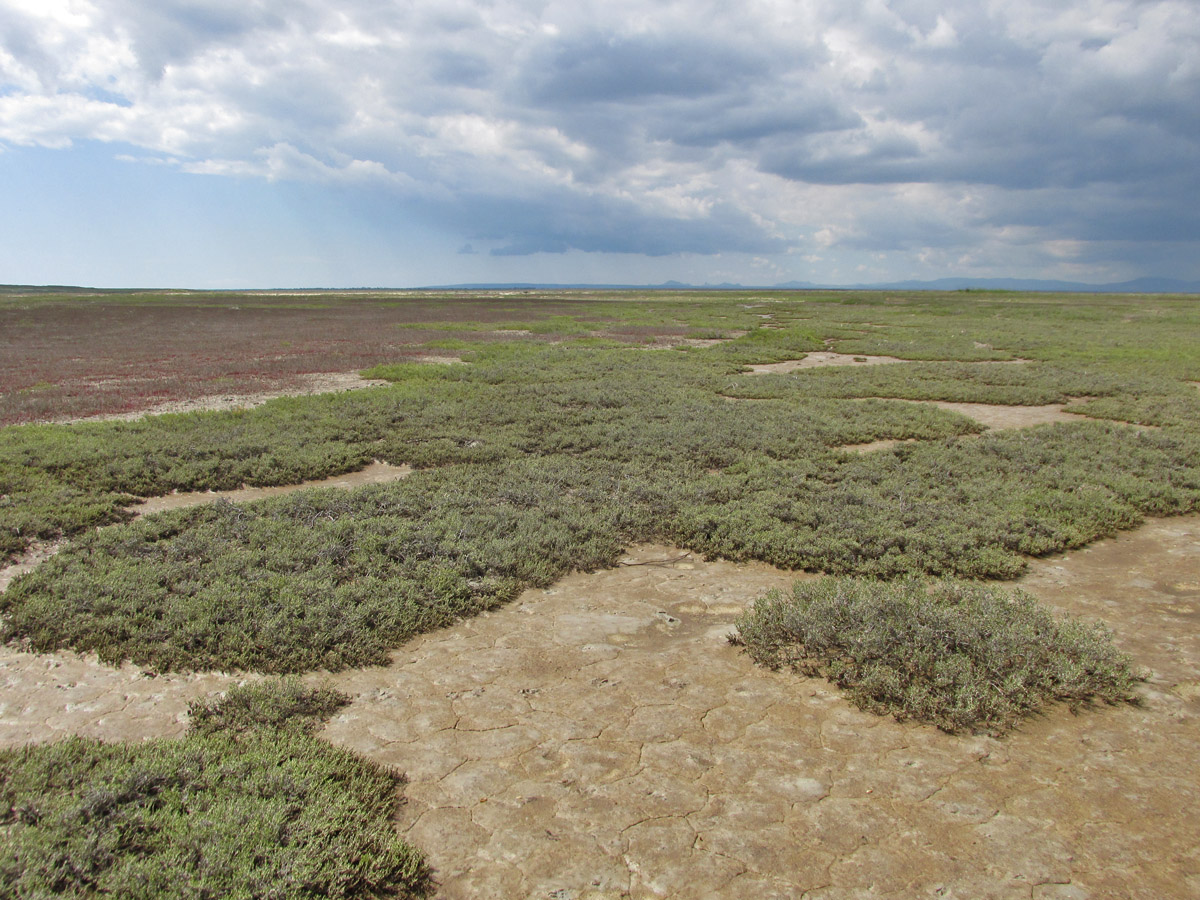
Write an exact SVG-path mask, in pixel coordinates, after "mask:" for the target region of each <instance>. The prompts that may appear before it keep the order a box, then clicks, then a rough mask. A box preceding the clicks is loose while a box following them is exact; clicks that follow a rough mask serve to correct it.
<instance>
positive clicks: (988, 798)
mask: <svg viewBox="0 0 1200 900" xmlns="http://www.w3.org/2000/svg"><path fill="white" fill-rule="evenodd" d="M795 577H796V576H795V575H794V574H793V573H787V572H781V571H778V570H775V569H772V568H770V567H768V566H765V565H761V564H746V565H735V564H732V563H724V562H704V561H702V560H700V559H697V558H695V557H693V556H690V555H687V554H685V553H683V552H682V551H680V550H677V549H674V548H669V547H660V546H653V545H642V546H638V547H634V548H631V549H630V551H629V553H628V554H627V556H626V557H625V559H624V561H623V564H622V565H621V566H619V567H618V568H616V569H613V570H609V571H605V572H600V573H595V574H590V575H589V574H575V575H571V576H569V577H567V578H565V579H563V580H562V581H560V582H558V583H557V584H555V585H554V586H553V587H551V588H549V589H547V590H533V591H527V592H526V593H525V594H523V595H522V596H521V597H520V598H519V599H518V600H516V601H514V602H513V603H512V604H510V605H509V606H507V607H505V608H503V609H500V610H498V611H496V612H493V613H490V614H485V615H483V616H480V617H478V618H475V619H471V620H468V621H465V622H462V623H460V624H458V625H456V626H454V627H452V628H447V629H444V630H442V631H438V632H436V633H433V634H430V635H426V636H424V637H421V638H418V639H417V640H414V641H412V642H410V643H409V644H407V645H405V646H404V647H403V648H402V649H400V650H398V651H396V652H395V653H394V654H393V662H392V664H391V665H390V666H388V667H382V668H373V669H367V670H360V671H352V672H345V673H340V674H337V675H334V676H324V677H323V676H319V675H315V676H311V680H313V681H314V682H318V681H322V680H324V679H327V680H328V681H330V682H331V683H332V684H333V685H334V686H336V687H338V688H340V689H342V690H344V691H346V692H348V693H350V694H351V695H352V696H353V697H354V698H355V699H354V702H353V703H352V704H351V705H350V706H349V707H347V708H346V709H345V710H343V711H342V713H340V714H339V715H337V716H336V717H335V718H334V719H333V721H332V722H331V723H330V724H329V726H328V728H327V729H326V731H325V736H326V737H327V738H328V739H329V740H331V741H333V742H335V743H337V744H340V745H344V746H347V747H350V748H352V749H354V750H356V751H357V752H359V753H361V754H363V755H364V756H366V757H368V758H371V759H374V760H376V761H378V762H381V763H385V764H388V765H392V766H395V767H397V768H398V769H400V770H402V771H405V772H407V773H408V776H409V778H410V784H409V785H408V788H407V790H406V794H407V798H408V799H407V802H406V804H405V805H404V806H403V807H402V809H401V811H400V815H399V820H398V827H399V828H400V829H401V831H402V832H403V833H404V834H405V835H406V836H407V837H409V838H410V839H412V840H413V841H414V842H415V843H417V844H418V845H419V846H421V847H422V848H423V849H424V850H425V851H426V852H427V853H428V854H429V858H430V861H431V863H432V864H433V865H434V866H435V867H436V869H437V877H438V881H439V890H438V894H437V896H438V897H439V898H443V900H452V898H453V900H458V898H461V900H468V898H472V900H474V898H494V897H504V898H520V897H529V898H543V897H545V898H559V900H564V898H574V900H584V898H593V900H596V898H618V897H634V898H653V897H673V898H689V897H695V898H700V897H713V898H740V897H756V898H762V897H767V898H769V897H779V898H783V897H788V898H791V897H801V896H803V897H808V898H812V900H818V898H822V900H836V898H851V897H855V898H857V897H864V896H881V897H888V896H891V897H897V898H899V897H926V896H928V897H960V898H1009V897H1012V898H1018V897H1019V898H1030V897H1033V898H1060V900H1066V898H1118V897H1121V898H1124V897H1133V898H1147V900H1149V898H1175V897H1179V898H1182V897H1190V896H1196V895H1197V894H1200V850H1198V848H1200V821H1198V820H1197V817H1196V816H1195V815H1194V811H1195V809H1196V808H1197V804H1198V801H1200V796H1198V794H1200V777H1198V776H1197V772H1198V771H1200V629H1197V628H1196V624H1197V621H1198V620H1200V516H1191V517H1185V518H1176V519H1161V520H1154V521H1150V522H1148V523H1147V524H1146V525H1145V526H1143V527H1142V528H1140V529H1139V530H1137V531H1135V532H1130V533H1127V534H1123V535H1121V536H1119V537H1117V538H1115V539H1112V540H1109V541H1104V542H1101V543H1099V544H1096V545H1094V546H1093V547H1091V548H1089V549H1086V550H1082V551H1078V552H1075V553H1073V554H1071V555H1069V556H1066V557H1058V558H1052V559H1046V560H1040V561H1035V562H1033V563H1032V565H1031V569H1030V573H1029V574H1028V575H1027V576H1026V577H1025V578H1024V579H1023V580H1022V582H1021V585H1022V586H1023V587H1025V588H1026V589H1028V590H1030V591H1032V592H1033V593H1034V594H1036V595H1037V596H1038V597H1039V598H1041V599H1042V600H1043V601H1044V602H1046V603H1048V604H1050V605H1051V606H1053V607H1055V608H1058V609H1062V610H1065V611H1069V612H1072V613H1074V614H1077V615H1082V616H1087V617H1089V618H1096V619H1101V620H1103V621H1105V622H1106V623H1108V624H1109V625H1110V626H1111V627H1112V628H1114V629H1115V631H1116V637H1117V641H1118V643H1119V644H1120V646H1121V647H1122V648H1123V649H1125V650H1127V651H1128V652H1130V653H1132V654H1133V656H1134V657H1135V659H1136V660H1137V661H1138V662H1139V663H1140V664H1142V665H1144V666H1147V667H1148V668H1149V669H1150V670H1151V671H1152V674H1151V679H1150V681H1149V682H1148V683H1147V684H1146V685H1145V686H1144V687H1143V689H1142V694H1143V696H1144V703H1143V705H1142V706H1140V707H1131V706H1119V707H1103V708H1099V709H1095V710H1085V711H1083V712H1081V713H1080V714H1078V715H1072V714H1071V713H1070V712H1069V711H1067V710H1065V709H1063V708H1061V707H1056V708H1052V709H1051V710H1049V711H1048V712H1047V713H1046V714H1045V715H1044V716H1042V717H1039V718H1036V719H1034V720H1031V721H1029V722H1028V723H1027V724H1026V725H1024V726H1023V727H1022V728H1021V729H1020V730H1018V731H1017V732H1015V733H1013V734H1011V735H1009V736H1008V737H1006V738H1005V739H1003V740H996V739H993V738H987V737H978V736H975V737H972V736H951V735H946V734H943V733H941V732H939V731H937V730H935V729H932V728H929V727H926V726H920V725H915V724H912V723H898V722H895V721H893V720H891V719H885V718H880V717H876V716H873V715H869V714H867V713H864V712H861V711H859V710H857V709H855V708H854V707H852V706H850V705H849V704H848V703H847V702H846V701H845V700H844V699H842V698H841V696H840V695H839V693H838V692H837V691H836V690H835V689H833V688H832V687H831V686H830V685H829V684H827V683H826V682H824V681H822V680H820V679H809V678H803V677H800V676H797V675H794V674H791V673H788V672H771V671H767V670H764V669H761V668H758V667H756V666H754V665H753V664H752V663H751V662H750V660H749V659H748V657H746V656H745V655H744V654H743V653H741V651H739V650H738V649H737V648H736V647H733V646H730V645H729V644H728V643H727V641H726V635H727V634H728V633H729V632H730V631H731V623H732V622H733V620H734V618H735V617H736V615H737V614H738V612H739V611H740V610H741V609H743V608H744V607H745V606H746V605H748V604H749V603H750V602H751V601H752V600H753V599H754V598H755V597H757V596H759V595H760V594H761V593H762V592H763V591H765V590H766V589H768V588H770V587H772V586H784V585H787V584H790V583H791V581H792V580H793V579H794V578H795ZM2 652H3V662H2V663H0V677H3V678H4V679H5V681H6V683H7V689H6V691H5V694H4V701H3V704H4V705H3V708H2V710H0V742H3V743H5V744H10V745H11V744H18V743H22V742H25V741H30V740H46V739H50V738H52V737H54V736H57V735H61V734H65V733H68V732H78V733H84V734H92V735H96V736H101V737H105V738H108V739H118V738H119V739H138V738H144V737H149V736H152V735H164V734H177V733H180V732H181V731H182V729H183V714H184V710H185V708H186V703H187V701H188V700H189V699H191V698H193V697H196V696H200V695H202V694H204V693H207V692H210V691H213V690H218V689H221V688H223V687H225V686H227V685H229V684H231V683H233V682H234V681H235V680H236V679H235V678H234V677H233V676H228V675H200V676H179V675H170V676H160V677H157V678H146V677H144V676H143V675H142V674H141V673H140V672H139V671H138V670H137V669H135V668H134V667H131V666H126V667H123V668H122V669H120V670H114V669H110V668H106V667H103V666H98V665H96V664H95V663H94V662H92V661H89V660H86V659H80V658H79V657H76V656H75V655H73V654H53V655H49V656H40V657H38V656H32V655H30V654H21V653H17V652H15V651H13V650H12V649H11V648H5V649H4V650H3V651H2Z"/></svg>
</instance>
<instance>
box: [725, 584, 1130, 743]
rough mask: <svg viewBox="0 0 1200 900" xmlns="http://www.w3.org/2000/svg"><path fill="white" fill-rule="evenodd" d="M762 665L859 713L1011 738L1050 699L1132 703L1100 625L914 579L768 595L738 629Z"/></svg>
mask: <svg viewBox="0 0 1200 900" xmlns="http://www.w3.org/2000/svg"><path fill="white" fill-rule="evenodd" d="M737 627H738V631H737V635H736V636H735V638H734V640H735V642H736V643H740V644H742V645H744V646H745V648H746V650H747V652H748V653H749V654H750V655H751V656H752V657H753V658H754V659H755V661H757V662H759V663H761V664H763V665H767V666H771V667H781V666H786V667H790V668H792V669H794V670H796V671H798V672H801V673H803V674H806V675H819V676H822V677H825V678H828V679H829V680H830V681H832V682H834V683H835V684H837V685H838V686H839V687H841V688H844V689H845V690H846V691H847V693H848V695H849V696H850V698H851V699H852V700H853V701H854V702H855V703H856V704H857V705H858V706H860V707H862V708H863V709H867V710H870V711H872V712H876V713H879V714H891V715H894V716H895V717H897V718H899V719H915V720H917V721H920V722H927V723H930V724H933V725H937V726H938V727H939V728H942V729H944V730H946V731H949V732H958V731H976V732H988V733H991V734H996V735H999V734H1003V733H1004V732H1005V731H1008V730H1009V729H1011V728H1013V727H1015V726H1016V725H1017V723H1018V722H1019V721H1020V719H1021V718H1022V717H1024V716H1027V715H1029V714H1031V713H1033V712H1035V711H1037V710H1039V709H1040V708H1042V707H1043V706H1045V705H1046V704H1047V703H1051V702H1054V701H1064V702H1066V703H1068V704H1070V706H1071V707H1072V709H1075V708H1078V707H1079V706H1080V705H1082V704H1086V703H1092V702H1096V701H1101V702H1106V703H1118V702H1136V699H1137V697H1136V694H1135V693H1134V686H1135V684H1136V682H1137V681H1138V680H1139V675H1138V673H1137V672H1136V671H1135V670H1134V668H1133V667H1132V664H1131V661H1130V659H1129V657H1128V656H1126V655H1125V654H1123V653H1121V652H1120V651H1119V650H1117V649H1116V647H1115V646H1114V645H1113V643H1112V637H1111V634H1110V633H1109V632H1108V631H1107V630H1106V629H1105V628H1104V627H1103V626H1102V625H1100V624H1096V623H1088V622H1083V621H1080V620H1078V619H1072V618H1067V617H1065V616H1056V615H1054V614H1053V613H1051V612H1050V611H1049V610H1047V609H1046V608H1045V607H1043V606H1042V605H1041V604H1039V603H1038V601H1037V600H1036V599H1035V598H1034V597H1033V596H1031V595H1030V594H1028V593H1026V592H1024V591H1021V590H1016V589H1011V588H1005V587H998V586H994V585H982V584H974V583H969V582H962V581H953V580H929V579H923V578H906V579H901V580H899V581H895V582H882V581H875V580H871V579H861V578H822V579H819V580H816V581H809V582H796V583H795V584H794V585H793V587H792V590H791V591H790V592H784V591H778V590H775V591H771V592H770V593H768V594H767V595H766V596H764V597H762V598H760V599H759V600H758V601H756V602H755V604H754V607H753V608H752V610H751V611H749V612H748V613H746V614H745V615H744V616H743V617H742V618H741V619H740V620H739V621H738V623H737Z"/></svg>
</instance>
